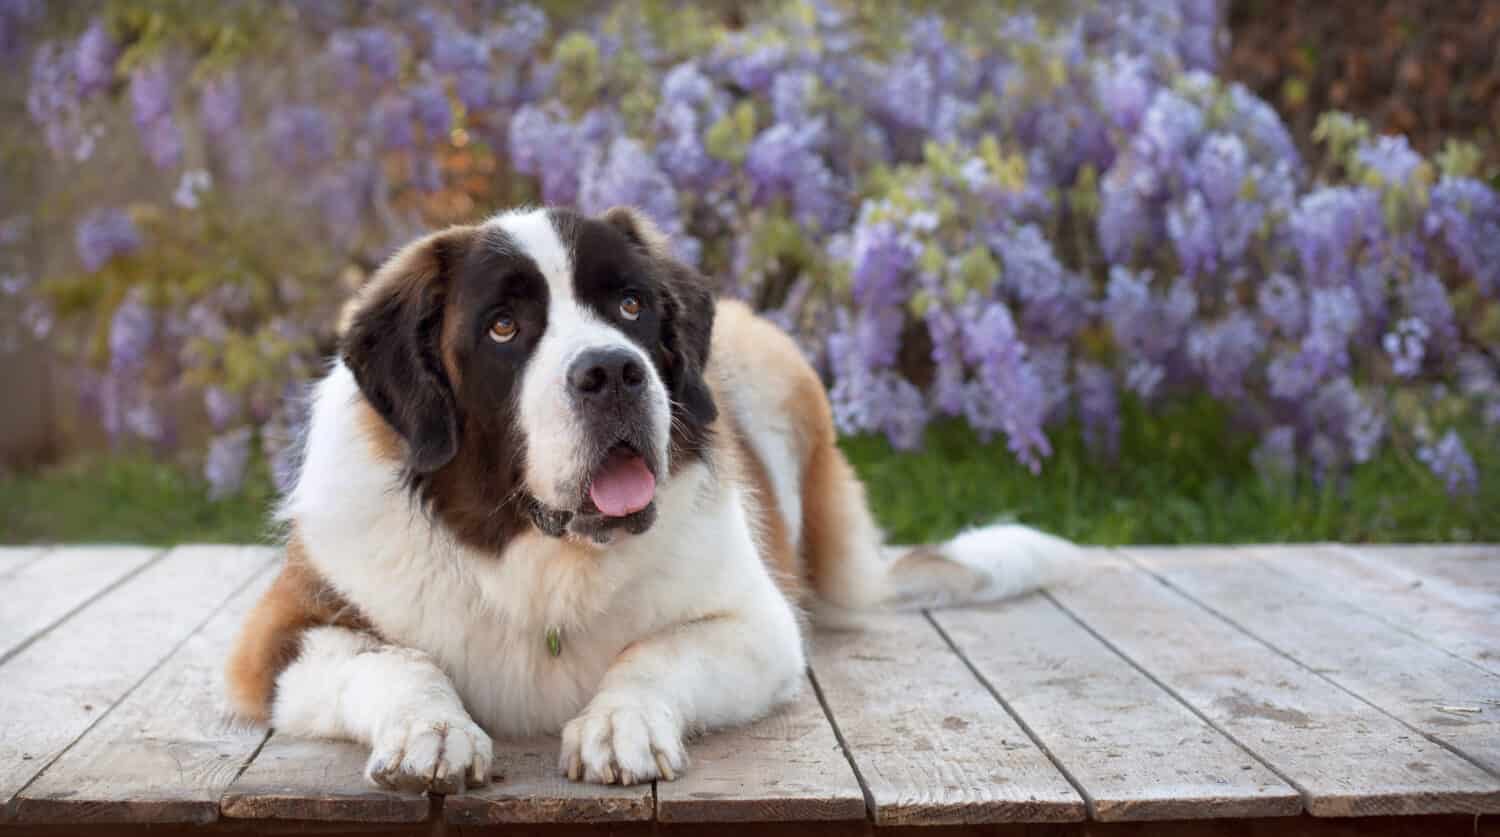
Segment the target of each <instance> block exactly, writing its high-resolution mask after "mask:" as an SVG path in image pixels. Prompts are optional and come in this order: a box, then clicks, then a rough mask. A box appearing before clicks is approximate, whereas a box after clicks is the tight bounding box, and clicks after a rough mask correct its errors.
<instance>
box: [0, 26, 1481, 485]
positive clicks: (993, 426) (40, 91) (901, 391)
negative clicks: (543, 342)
mask: <svg viewBox="0 0 1500 837" xmlns="http://www.w3.org/2000/svg"><path fill="white" fill-rule="evenodd" d="M1314 5H1315V6H1316V8H1308V9H1302V8H1300V7H1299V8H1298V9H1296V10H1294V11H1292V12H1289V13H1284V12H1286V11H1287V10H1286V7H1285V4H1268V3H1264V2H1250V1H1249V0H1247V2H1242V3H1237V4H1235V5H1234V6H1233V8H1226V7H1225V5H1224V4H1223V3H1220V2H1217V0H1092V1H1090V0H1078V1H1077V2H1069V3H1028V2H1004V3H974V4H970V3H959V2H937V1H936V0H929V2H916V0H912V2H907V3H904V4H895V3H887V2H883V1H882V2H873V0H847V2H840V0H814V1H812V2H809V1H808V0H765V2H750V1H749V0H745V2H735V3H708V4H703V3H687V2H668V0H625V2H620V3H590V2H582V1H581V0H574V1H573V2H563V1H562V0H559V2H551V3H536V4H515V3H505V2H484V0H469V1H468V2H451V3H422V4H407V3H397V2H339V0H301V1H300V2H294V1H293V0H264V1H262V0H256V1H255V2H250V0H243V1H242V2H220V3H199V2H194V0H156V1H155V2H147V0H110V2H105V3H64V4H56V3H44V2H42V0H0V60H4V61H5V62H6V64H7V65H8V66H12V67H20V68H24V71H23V72H19V73H8V74H6V76H5V79H4V80H3V81H0V106H3V107H4V108H5V112H6V113H13V114H17V115H18V116H19V115H20V114H25V115H24V116H21V117H20V118H16V119H10V120H5V124H3V125H0V177H3V181H4V183H5V184H6V188H5V189H4V191H3V193H0V293H3V294H4V298H5V300H6V302H7V305H6V309H5V312H4V313H3V314H0V340H3V341H4V342H5V344H6V346H0V348H5V347H9V348H10V349H12V350H19V348H20V347H22V346H26V345H33V344H35V342H36V341H41V342H42V343H43V344H44V345H45V347H46V351H47V352H48V353H49V356H51V357H54V358H55V359H56V360H55V363H56V366H55V368H57V369H59V370H64V372H63V374H59V375H56V376H45V378H46V380H42V381H40V382H33V384H32V386H34V387H36V386H40V387H43V388H46V387H51V388H52V390H53V392H54V397H55V399H56V400H58V401H59V403H63V404H68V405H71V404H75V403H76V404H79V405H81V407H80V409H78V410H77V411H76V412H74V411H71V410H69V411H67V412H68V413H69V414H70V415H72V418H70V419H67V420H63V419H56V418H53V417H50V416H49V417H47V418H45V419H44V420H45V421H46V422H47V423H48V424H49V426H58V427H62V428H63V431H62V433H63V437H62V439H61V442H60V444H61V446H62V447H64V448H68V449H72V448H76V447H78V446H89V445H105V446H110V447H112V448H113V449H115V450H117V451H119V450H123V451H134V452H135V453H137V454H144V455H146V456H149V457H151V458H154V459H157V460H167V461H175V462H178V463H183V464H187V465H189V466H190V467H192V468H193V469H198V470H201V473H202V474H203V475H204V477H205V478H206V480H207V481H208V484H209V486H210V487H211V494H212V495H213V496H215V497H225V496H231V495H234V494H236V493H237V492H240V491H241V490H242V486H243V485H244V484H245V480H246V475H247V474H253V473H255V472H256V470H257V469H267V468H268V469H269V473H270V475H271V478H272V480H273V482H276V483H281V482H284V481H285V479H286V477H287V475H288V474H289V473H290V471H291V462H292V459H293V450H294V448H295V445H294V444H293V443H292V442H293V440H294V439H295V436H296V432H297V427H298V425H299V422H300V420H301V409H302V399H301V397H300V392H301V387H302V385H303V384H304V383H305V382H306V381H307V380H308V379H309V378H310V377H311V376H313V375H315V374H316V372H317V370H318V369H319V368H320V364H322V363H323V362H325V361H324V358H325V357H326V356H327V354H328V352H329V351H330V349H331V334H330V328H331V325H332V322H333V315H332V312H333V311H334V310H335V309H336V308H337V305H338V303H339V302H340V300H341V299H342V298H343V296H344V295H345V294H346V293H347V292H348V290H349V289H350V288H351V287H353V286H354V285H356V284H357V283H358V282H359V280H360V279H361V277H363V276H364V275H366V274H367V273H369V272H370V271H371V270H373V269H374V268H375V267H376V266H377V265H378V264H379V263H380V261H381V260H382V258H384V257H385V256H386V255H387V254H389V253H390V252H391V251H392V250H393V248H394V247H396V246H397V245H399V244H400V243H402V242H404V241H405V240H407V239H409V238H411V237H413V236H415V235H417V234H419V233H420V232H421V231H423V230H426V229H430V228H432V227H435V226H440V225H443V224H447V223H453V222H458V221H470V220H473V219H476V218H479V217H482V216H483V214H484V213H487V212H491V211H494V210H496V209H498V208H503V207H506V206H510V205H513V204H516V203H521V202H537V201H545V202H548V203H560V204H573V205H576V206H578V207H580V208H581V209H582V210H583V211H585V212H599V211H602V210H604V209H605V208H607V207H609V206H612V205H615V204H620V203H630V204H635V205H637V206H640V207H641V208H643V209H644V210H645V211H646V212H647V213H649V214H650V215H651V216H653V217H654V218H655V219H656V220H657V221H658V223H660V224H661V225H662V227H663V228H664V229H666V230H667V231H668V232H670V233H671V235H672V236H673V239H674V242H675V246H676V247H677V252H678V255H679V256H680V257H681V258H682V259H684V260H686V261H688V262H691V263H693V264H695V265H697V266H698V267H699V268H700V269H701V270H703V271H704V272H705V273H706V274H707V275H708V276H710V277H712V278H713V279H714V281H715V282H716V283H717V284H718V286H719V287H720V289H721V291H722V292H723V293H724V294H725V295H728V296H735V297H740V298H744V299H747V300H750V301H751V302H752V303H754V304H755V305H756V306H757V307H758V308H760V309H762V310H763V311H765V312H767V313H768V314H769V316H771V317H772V318H774V319H775V320H776V321H778V322H779V323H781V324H782V325H783V326H785V327H786V328H787V329H789V330H790V331H792V332H793V333H794V334H795V335H797V336H798V338H799V340H800V342H801V344H802V346H803V347H804V349H805V350H806V352H807V354H808V356H809V357H810V358H811V359H812V360H813V362H814V363H815V364H816V365H817V366H818V368H819V369H820V371H821V372H822V373H823V375H824V376H825V379H826V381H827V382H828V384H829V386H830V390H831V394H832V398H833V401H834V406H835V413H836V418H837V421H838V423H839V427H840V429H841V430H842V431H843V432H845V433H846V434H851V435H852V434H861V433H873V434H879V435H882V436H884V437H885V438H886V439H887V440H888V443H889V444H890V445H891V446H894V447H895V448H896V449H901V450H909V449H916V448H919V447H921V446H922V445H923V442H924V438H926V434H927V431H928V429H929V425H931V424H932V423H933V422H935V421H937V422H942V423H943V426H949V425H950V424H953V423H955V422H956V423H958V424H962V425H967V429H966V430H964V431H963V432H964V433H972V434H974V435H975V436H977V437H978V438H979V439H981V440H988V439H990V438H996V439H1000V440H1003V441H1004V444H1005V446H1006V448H1007V449H1008V451H1009V455H1010V456H1012V457H1014V459H1015V460H1016V461H1017V462H1018V463H1020V465H1022V466H1024V467H1025V468H1026V469H1027V470H1029V471H1031V472H1032V473H1038V472H1041V471H1042V470H1043V469H1044V468H1046V467H1047V466H1048V462H1049V458H1050V457H1052V456H1053V452H1054V448H1055V447H1056V439H1057V435H1058V433H1059V432H1060V431H1059V428H1062V427H1064V426H1068V427H1076V428H1077V433H1078V439H1079V442H1080V444H1079V448H1078V449H1079V451H1080V455H1082V456H1086V457H1089V458H1091V459H1093V460H1096V461H1097V462H1102V463H1108V462H1110V461H1113V458H1114V457H1116V456H1118V455H1119V450H1120V437H1121V432H1122V431H1121V427H1122V418H1121V417H1122V410H1124V411H1127V412H1129V411H1135V412H1137V413H1140V414H1144V415H1158V416H1162V415H1172V414H1173V413H1172V411H1173V410H1176V409H1179V408H1180V407H1181V405H1183V404H1202V403H1210V404H1212V405H1214V406H1213V408H1212V409H1213V410H1214V411H1216V414H1221V415H1222V416H1223V417H1224V421H1223V425H1224V426H1226V427H1229V428H1232V430H1233V432H1235V433H1236V434H1239V435H1240V436H1241V437H1243V438H1245V439H1248V440H1250V441H1249V442H1247V444H1246V449H1247V450H1248V451H1249V452H1248V453H1247V454H1245V455H1246V456H1248V458H1249V460H1250V461H1252V462H1253V463H1254V465H1255V467H1256V469H1257V470H1258V471H1259V472H1260V473H1261V474H1262V476H1264V477H1265V478H1266V479H1267V480H1271V481H1275V480H1288V479H1294V478H1296V479H1307V480H1312V481H1313V482H1314V484H1316V485H1320V486H1322V485H1337V484H1338V483H1339V482H1340V481H1342V480H1346V479H1348V478H1349V476H1350V475H1351V474H1352V472H1353V469H1356V468H1358V467H1359V466H1360V465H1362V464H1364V463H1366V462H1368V461H1370V460H1371V459H1372V458H1373V457H1376V456H1377V455H1382V456H1395V457H1398V458H1399V459H1401V460H1402V461H1404V462H1406V463H1408V464H1409V465H1410V466H1411V467H1412V468H1416V469H1421V470H1423V471H1425V472H1427V473H1428V474H1429V476H1430V478H1431V479H1433V480H1435V481H1436V483H1437V484H1439V485H1441V486H1442V490H1443V491H1444V492H1446V493H1448V494H1450V495H1452V496H1453V497H1457V498H1464V497H1472V496H1473V495H1474V494H1475V493H1476V492H1477V491H1478V490H1479V488H1480V477H1481V473H1480V468H1479V467H1478V466H1477V465H1476V463H1475V459H1474V457H1473V456H1472V455H1471V447H1472V445H1473V444H1475V442H1476V439H1480V438H1487V437H1488V434H1493V432H1494V428H1495V427H1496V425H1497V424H1500V196H1497V192H1496V186H1497V185H1500V184H1497V181H1496V179H1495V163H1496V160H1497V156H1496V150H1495V149H1496V143H1495V141H1494V138H1495V126H1496V124H1497V121H1496V120H1497V115H1496V113H1497V112H1496V108H1497V107H1500V105H1497V104H1496V103H1497V100H1500V97H1497V96H1496V95H1495V89H1496V88H1495V84H1496V82H1495V78H1496V69H1495V68H1496V64H1495V59H1494V53H1493V43H1494V38H1493V37H1491V38H1489V39H1488V40H1486V39H1485V38H1484V37H1483V35H1482V33H1483V32H1489V33H1491V35H1493V34H1494V33H1495V31H1496V28H1497V25H1500V24H1497V14H1496V12H1495V10H1494V9H1493V8H1491V6H1492V5H1493V4H1484V3H1459V4H1434V3H1420V2H1396V3H1390V4H1382V11H1381V12H1380V13H1379V14H1365V13H1364V12H1363V11H1362V10H1363V9H1364V8H1365V6H1364V4H1362V3H1355V4H1352V5H1353V6H1354V7H1357V9H1358V10H1361V11H1358V13H1355V14H1351V13H1350V12H1351V9H1350V6H1351V4H1339V3H1323V4H1314ZM1268 6H1274V7H1275V9H1274V10H1270V9H1268V8H1267V7H1268ZM1466 10H1467V11H1466ZM1466 15H1467V16H1466ZM1231 24H1232V25H1233V28H1234V31H1233V37H1232V36H1231ZM1345 26H1350V27H1353V28H1343V29H1341V28H1340V27H1345ZM1336 30H1337V31H1336ZM1485 44H1488V45H1489V46H1488V49H1489V50H1490V52H1489V54H1488V56H1486V55H1483V54H1481V53H1483V52H1484V50H1485V49H1486V46H1485ZM1237 78H1238V79H1243V80H1244V82H1245V83H1242V82H1241V81H1237V80H1236V79H1237ZM1325 108H1342V109H1345V110H1346V111H1348V112H1347V113H1346V112H1339V111H1333V112H1326V113H1325V112H1323V111H1324V109H1325ZM1356 114H1357V115H1356ZM51 438H52V439H53V445H52V447H57V446H58V444H59V443H58V439H57V437H56V435H55V434H54V435H53V436H52V437H51ZM1480 444H1486V443H1485V442H1483V441H1481V442H1480ZM252 482H254V481H253V480H252ZM256 485H257V486H258V485H259V484H258V483H256ZM261 490H262V489H261V488H259V487H256V488H255V489H254V491H256V492H260V491H261Z"/></svg>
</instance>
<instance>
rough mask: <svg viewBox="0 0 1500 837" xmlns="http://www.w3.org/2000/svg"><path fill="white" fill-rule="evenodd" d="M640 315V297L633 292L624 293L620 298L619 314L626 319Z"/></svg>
mask: <svg viewBox="0 0 1500 837" xmlns="http://www.w3.org/2000/svg"><path fill="white" fill-rule="evenodd" d="M640 315H641V298H640V297H638V296H636V295H634V294H626V295H625V298H624V299H622V300H620V316H622V317H624V318H625V319H627V320H633V319H635V318H637V317H639V316H640Z"/></svg>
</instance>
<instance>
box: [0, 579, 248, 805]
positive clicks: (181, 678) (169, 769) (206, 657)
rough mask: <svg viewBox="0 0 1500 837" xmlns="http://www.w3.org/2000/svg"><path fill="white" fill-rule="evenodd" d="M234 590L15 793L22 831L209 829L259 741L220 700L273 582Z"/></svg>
mask: <svg viewBox="0 0 1500 837" xmlns="http://www.w3.org/2000/svg"><path fill="white" fill-rule="evenodd" d="M273 577H274V576H273V572H272V570H271V569H269V568H268V569H267V570H265V571H263V572H262V573H261V575H260V577H258V578H256V579H255V580H254V581H252V582H251V583H250V584H249V585H248V586H247V587H246V588H245V589H244V590H241V591H240V592H239V593H238V594H236V595H235V597H234V598H232V599H230V601H229V603H228V604H226V605H225V606H224V608H223V609H222V610H220V611H219V612H218V613H216V614H215V615H214V617H213V618H212V619H210V620H209V622H208V623H207V624H206V625H204V627H203V629H202V630H200V631H198V632H197V633H195V634H193V635H192V636H191V637H189V638H188V639H187V641H186V642H184V643H183V645H182V647H180V648H178V649H177V651H176V653H174V654H173V655H172V656H171V657H169V658H168V659H167V661H166V662H165V663H164V664H162V666H161V668H158V669H157V670H156V671H154V672H152V674H151V675H150V676H149V677H147V678H146V680H145V681H144V682H142V683H141V685H140V686H139V687H137V688H136V689H135V690H134V691H133V692H131V693H130V695H129V696H128V697H126V698H125V699H124V700H122V701H120V702H119V703H118V704H116V705H115V708H114V709H113V710H111V711H110V713H109V714H108V715H107V716H105V718H104V719H103V720H101V721H100V722H99V723H98V724H96V725H95V726H94V727H93V728H92V729H90V730H89V731H88V732H86V733H84V735H83V737H82V738H80V739H79V740H78V741H77V742H76V743H75V744H74V745H73V746H72V747H70V748H68V750H67V752H65V753H64V754H63V755H62V756H61V757H60V758H59V759H58V760H57V761H55V762H53V764H52V766H51V767H49V768H47V770H46V771H45V772H43V773H42V775H41V776H39V777H37V780H36V781H35V782H33V783H32V784H31V785H30V786H29V787H27V788H26V789H25V790H24V791H22V792H21V793H20V795H19V796H18V797H17V798H16V802H15V818H16V819H17V820H18V821H20V822H29V823H64V822H69V823H83V822H150V823H169V822H194V823H204V822H211V821H213V820H214V819H216V818H217V817H218V813H219V797H220V795H222V794H223V792H224V789H225V788H226V787H228V786H229V783H230V782H231V781H233V780H234V778H235V776H237V775H239V772H240V770H241V769H242V768H243V767H244V766H245V763H246V761H247V760H248V759H249V758H250V756H251V755H252V754H254V752H255V750H256V748H258V747H259V746H260V745H261V743H262V742H263V741H264V740H265V738H266V730H265V729H263V728H259V727H252V726H250V725H248V724H245V723H240V722H236V721H235V720H234V719H233V718H231V717H230V715H229V709H228V707H227V706H226V705H225V701H224V699H223V684H222V678H223V666H224V656H225V654H226V651H227V649H228V647H229V643H230V641H231V639H232V638H233V636H234V633H235V632H236V631H237V630H238V629H239V624H240V621H241V620H242V619H243V618H244V616H245V614H246V613H247V612H248V611H249V610H250V608H251V607H252V606H254V604H255V602H256V601H257V600H258V599H259V597H260V595H261V593H262V592H264V590H265V589H266V588H267V587H268V586H269V585H270V582H271V580H272V578H273Z"/></svg>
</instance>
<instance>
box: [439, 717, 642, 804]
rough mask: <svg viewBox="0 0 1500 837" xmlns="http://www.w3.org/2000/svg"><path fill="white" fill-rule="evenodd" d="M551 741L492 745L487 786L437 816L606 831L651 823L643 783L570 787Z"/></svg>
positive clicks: (555, 744)
mask: <svg viewBox="0 0 1500 837" xmlns="http://www.w3.org/2000/svg"><path fill="white" fill-rule="evenodd" d="M558 747H559V743H558V740H557V739H556V738H554V737H537V738H531V739H525V740H511V741H497V742H495V768H494V769H495V772H496V773H497V774H500V775H499V777H498V778H496V779H495V780H494V781H492V782H491V783H490V784H489V785H488V786H486V787H483V788H479V789H476V790H471V791H466V792H465V793H462V794H459V795H456V796H450V797H448V798H447V799H446V800H444V803H443V816H444V818H445V819H446V820H447V822H449V823H450V824H453V825H461V826H484V825H520V824H541V823H553V824H557V825H585V824H593V825H606V824H610V823H629V822H646V821H649V820H650V819H651V814H652V793H651V784H650V783H649V782H648V783H646V784H641V785H632V786H630V787H624V788H622V787H619V786H618V785H591V784H585V783H582V782H572V781H569V780H568V779H567V777H565V776H563V775H562V771H560V770H558V768H557V752H558Z"/></svg>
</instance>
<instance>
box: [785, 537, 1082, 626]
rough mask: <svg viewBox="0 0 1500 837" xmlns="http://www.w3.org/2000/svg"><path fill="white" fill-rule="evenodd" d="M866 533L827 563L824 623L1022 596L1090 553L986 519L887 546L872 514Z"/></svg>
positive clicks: (821, 592)
mask: <svg viewBox="0 0 1500 837" xmlns="http://www.w3.org/2000/svg"><path fill="white" fill-rule="evenodd" d="M866 519H868V518H866ZM858 528H863V527H856V529H858ZM851 534H853V533H851ZM863 535H864V536H863V537H857V536H856V537H854V538H849V539H846V540H845V545H846V546H847V547H852V549H851V550H850V551H849V552H847V553H845V554H844V556H843V558H844V559H845V560H840V561H832V562H823V563H822V566H823V567H824V568H825V570H832V572H826V573H825V574H823V575H822V576H821V577H820V578H818V579H817V581H818V582H820V583H818V584H817V585H816V587H817V593H818V595H817V596H816V599H815V601H814V602H813V603H812V610H813V614H814V616H815V618H816V619H817V621H818V622H819V623H821V624H824V625H828V626H831V627H838V626H840V625H842V624H846V623H849V624H857V617H856V613H857V612H859V611H868V610H916V609H922V608H940V607H952V606H957V605H971V604H984V603H987V602H994V601H999V600H1001V599H1008V598H1011V597H1013V596H1020V595H1023V594H1026V593H1030V592H1033V591H1035V590H1038V589H1041V588H1043V587H1051V586H1057V585H1060V584H1064V583H1066V582H1067V581H1068V580H1069V579H1070V578H1071V577H1072V576H1073V574H1074V573H1075V572H1076V571H1077V569H1078V567H1079V565H1080V564H1081V563H1082V557H1083V552H1082V550H1080V549H1079V548H1078V547H1077V546H1075V545H1074V544H1073V543H1071V542H1069V541H1067V540H1064V539H1062V538H1059V537H1056V536H1054V535H1049V534H1047V533H1045V532H1041V531H1038V530H1036V529H1033V528H1031V527H1029V526H1021V525H1018V524H995V525H991V526H983V527H980V528H977V529H970V530H967V531H965V532H962V533H960V534H959V535H958V536H956V537H954V538H952V539H951V540H948V541H945V542H943V543H940V544H928V545H922V546H884V547H882V546H880V543H881V540H880V534H879V530H878V529H876V528H875V526H874V525H873V521H870V522H869V527H868V529H866V531H865V532H864V533H863Z"/></svg>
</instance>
